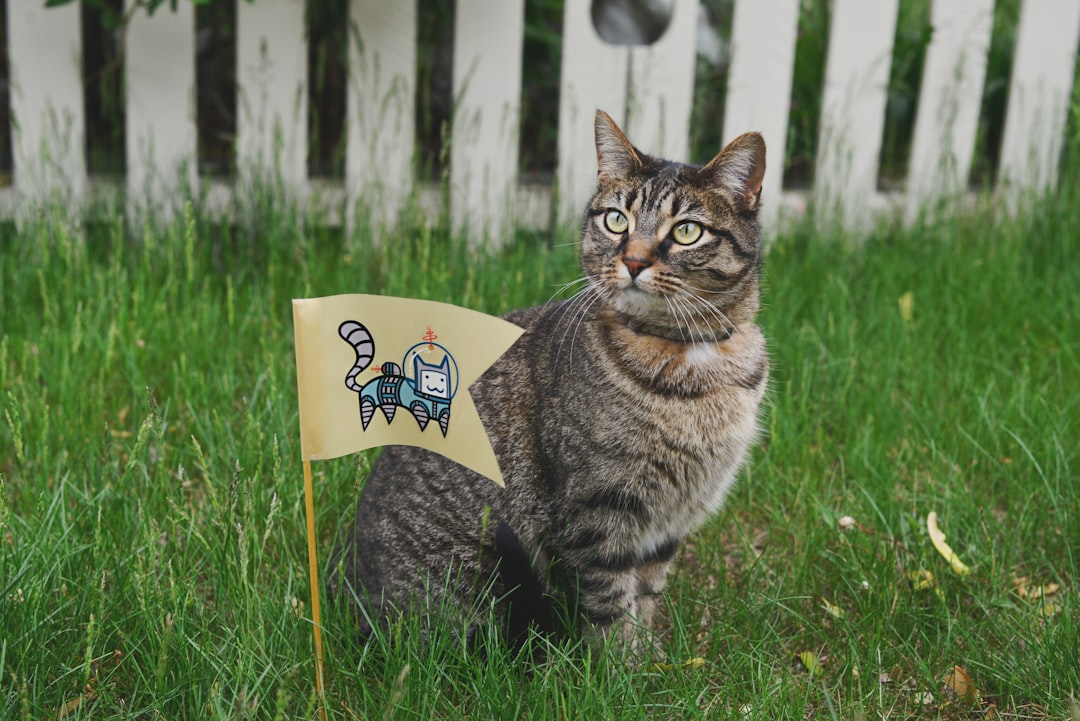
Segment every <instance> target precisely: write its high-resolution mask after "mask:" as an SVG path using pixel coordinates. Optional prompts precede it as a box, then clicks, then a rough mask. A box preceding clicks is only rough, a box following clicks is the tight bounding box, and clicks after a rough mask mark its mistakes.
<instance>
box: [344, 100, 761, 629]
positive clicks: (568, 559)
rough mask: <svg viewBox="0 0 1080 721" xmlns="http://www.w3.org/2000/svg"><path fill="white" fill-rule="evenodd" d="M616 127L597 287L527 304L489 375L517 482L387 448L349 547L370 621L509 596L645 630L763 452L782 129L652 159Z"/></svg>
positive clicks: (611, 129) (521, 621)
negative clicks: (763, 221) (774, 181)
mask: <svg viewBox="0 0 1080 721" xmlns="http://www.w3.org/2000/svg"><path fill="white" fill-rule="evenodd" d="M596 130H597V153H598V167H599V172H598V190H597V193H596V195H595V196H594V198H593V199H592V201H591V202H590V203H589V205H588V207H587V209H586V214H585V221H584V226H583V232H582V243H581V263H582V269H583V271H584V279H583V285H584V290H582V291H581V292H580V293H578V294H577V295H576V296H574V297H573V298H571V299H569V300H566V301H562V302H558V303H551V304H548V305H545V306H542V307H536V308H530V309H526V310H521V311H517V312H515V313H512V314H510V315H509V316H508V318H509V319H510V320H511V321H513V322H515V323H517V324H519V325H520V326H522V327H523V328H525V330H526V332H525V334H524V335H523V336H522V337H521V339H520V340H519V341H518V342H517V344H515V345H514V347H513V348H512V349H511V350H510V351H509V352H508V353H507V354H506V355H505V356H503V358H501V359H500V360H499V362H498V363H496V364H495V365H494V366H493V367H492V368H491V369H490V370H489V371H488V372H487V373H486V374H485V375H484V376H483V377H482V378H481V380H480V381H479V382H478V383H477V384H476V385H475V386H474V387H473V389H472V395H473V398H474V399H475V401H476V405H477V408H478V409H479V411H480V414H481V416H482V418H483V420H484V424H485V426H486V427H487V429H488V431H489V433H490V434H491V437H492V442H493V444H494V447H495V451H496V453H497V454H498V457H499V460H500V466H501V468H502V471H503V475H504V477H505V479H506V488H505V490H500V489H498V488H496V487H495V486H494V485H493V484H492V483H491V482H490V481H487V480H485V479H483V478H480V477H479V476H477V475H475V474H473V473H472V472H470V471H467V470H465V469H463V468H461V467H460V466H457V465H455V464H454V463H452V462H451V461H448V460H446V459H444V458H442V457H439V456H435V455H432V454H429V453H427V452H425V451H422V450H418V449H414V448H405V447H394V448H389V449H387V450H386V451H385V452H384V453H383V455H382V456H381V458H380V459H379V461H378V462H377V464H376V467H375V469H374V470H373V472H372V475H371V477H370V479H369V480H368V483H367V486H366V488H365V490H364V493H363V496H362V498H361V500H360V503H359V506H358V508H357V513H356V517H355V521H354V522H353V524H352V528H351V530H350V531H349V532H348V534H347V537H346V540H345V542H344V543H343V544H342V545H341V547H340V548H338V549H337V552H336V554H335V561H334V562H335V564H337V567H338V568H340V570H341V571H342V573H341V575H340V576H338V579H339V580H338V581H336V582H334V583H332V586H333V587H334V588H336V589H340V588H342V587H343V586H344V587H349V588H352V589H354V590H357V598H358V599H359V600H361V603H362V604H363V605H364V607H365V613H366V617H369V618H371V619H380V618H385V617H386V616H387V615H388V614H390V613H392V612H393V609H398V610H404V609H406V608H408V609H410V610H414V611H415V610H418V609H424V608H426V609H428V610H434V608H435V607H434V604H435V603H436V601H438V602H440V603H443V602H445V601H446V600H447V599H449V600H450V601H451V604H452V608H453V613H455V614H457V615H458V616H459V617H460V618H464V619H465V620H466V622H467V623H469V624H471V623H475V622H476V621H478V620H479V619H481V618H483V617H485V616H484V614H483V613H482V611H483V609H484V608H485V607H486V606H487V605H488V604H490V603H494V604H495V608H496V611H497V617H499V618H501V619H503V621H504V622H505V624H506V628H507V629H508V630H509V631H511V632H512V633H514V634H518V635H520V634H521V633H523V632H524V629H526V628H527V627H528V625H529V623H530V622H532V623H534V624H536V625H537V627H540V628H548V627H550V626H551V623H552V619H553V618H555V617H556V616H557V615H558V614H555V613H553V610H552V609H553V608H554V607H555V606H559V605H561V606H564V607H569V608H570V609H571V610H573V611H575V612H576V613H577V617H578V618H580V619H581V621H580V622H581V624H582V625H583V626H584V627H585V628H587V629H593V630H595V631H596V632H597V633H598V634H601V635H603V634H607V633H615V634H616V635H617V636H619V637H620V638H624V639H627V640H629V641H631V642H632V643H634V644H636V643H638V642H640V639H641V638H642V636H641V634H639V633H637V631H638V630H640V629H647V628H648V627H649V626H650V624H651V623H652V616H653V610H654V607H655V606H656V599H657V597H658V594H659V593H660V592H661V591H662V590H663V588H664V583H665V580H666V577H667V573H668V569H669V567H670V565H671V562H672V559H673V558H674V557H675V554H676V552H677V549H678V548H679V545H680V543H681V542H682V540H683V539H684V538H685V537H686V535H687V534H689V533H690V532H692V531H693V530H694V529H695V528H697V527H698V526H700V525H701V524H702V523H703V522H704V521H705V520H706V519H707V518H708V517H709V516H710V515H711V514H713V513H715V512H716V511H717V510H718V509H719V508H720V507H721V505H722V503H723V501H724V498H725V496H726V495H727V493H728V491H729V490H730V488H731V486H732V483H733V482H734V480H735V476H736V474H737V472H738V470H739V468H740V467H741V466H742V464H743V463H744V461H745V460H746V457H747V454H748V452H749V449H750V447H751V445H752V444H753V442H754V440H755V438H756V436H757V434H758V408H759V405H760V402H761V399H762V396H763V395H764V392H765V388H766V385H767V382H768V374H769V360H768V355H767V351H766V344H765V339H764V337H763V336H762V334H761V331H760V330H759V329H758V327H757V326H756V325H754V323H753V320H754V317H755V315H756V313H757V311H758V307H759V303H760V301H759V272H760V257H761V256H760V252H761V250H760V241H759V228H758V223H757V209H758V206H759V198H760V188H761V179H762V174H763V173H764V167H765V147H764V143H763V142H762V140H761V137H760V136H758V135H757V134H747V135H744V136H741V137H740V138H738V139H736V140H735V141H734V142H732V143H731V144H730V145H729V146H728V147H727V148H725V149H724V150H723V151H721V153H720V154H719V155H718V156H717V157H716V158H715V159H714V160H713V161H712V162H711V163H709V164H707V165H705V166H703V167H697V166H691V165H684V164H680V163H673V162H668V161H663V160H659V159H656V158H652V157H650V156H648V155H646V154H644V153H642V152H641V151H639V150H637V149H636V148H634V147H633V146H632V145H631V144H630V142H629V141H628V140H627V139H626V137H625V136H624V135H623V133H622V132H621V131H620V130H619V128H618V127H617V126H616V125H615V123H614V122H612V120H611V119H610V118H609V117H608V116H607V115H605V114H603V113H601V112H598V113H597V119H596ZM612 211H617V215H615V216H609V213H611V212H612ZM620 218H621V219H624V220H625V221H626V223H625V228H623V229H622V231H621V232H613V231H612V230H611V228H610V227H609V226H612V225H614V226H615V227H616V228H621V227H622V226H621V223H622V220H621V219H620ZM605 219H608V220H605ZM685 222H692V223H696V224H697V226H693V227H691V226H686V227H684V228H683V230H685V231H687V232H685V233H684V234H683V236H682V237H683V239H684V240H685V239H686V238H687V237H696V238H697V239H696V240H695V241H694V242H692V243H689V244H683V243H680V242H678V241H677V240H676V235H677V232H676V227H677V226H678V225H679V224H680V223H685ZM687 228H689V230H687ZM696 228H700V230H701V232H700V235H699V236H696ZM342 581H344V584H342V583H341V582H342ZM435 587H437V588H438V590H439V592H438V593H434V592H433V591H432V589H433V588H435ZM440 608H442V610H443V611H445V610H446V609H445V606H440Z"/></svg>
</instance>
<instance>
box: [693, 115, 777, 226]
mask: <svg viewBox="0 0 1080 721" xmlns="http://www.w3.org/2000/svg"><path fill="white" fill-rule="evenodd" d="M701 170H702V172H703V173H705V174H706V175H708V176H711V177H712V179H713V182H715V183H716V185H718V186H720V187H722V188H724V189H725V190H727V191H729V192H731V193H734V194H735V195H736V196H737V197H738V198H739V199H740V200H741V201H742V203H744V204H745V205H744V206H743V208H744V209H745V210H757V207H758V203H759V202H761V181H762V179H763V178H764V177H765V139H764V138H762V137H761V133H743V134H742V135H740V136H739V137H737V138H735V139H734V140H732V141H731V142H730V143H728V144H727V147H725V148H724V149H723V150H721V151H720V153H719V154H718V155H717V156H716V157H715V158H713V159H712V160H710V161H709V163H708V165H706V166H705V167H704V168H702V169H701Z"/></svg>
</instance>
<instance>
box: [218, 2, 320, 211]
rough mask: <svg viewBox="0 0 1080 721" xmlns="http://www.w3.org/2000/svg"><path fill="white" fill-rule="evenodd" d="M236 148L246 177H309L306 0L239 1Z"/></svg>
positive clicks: (298, 184)
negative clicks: (305, 32) (305, 35)
mask: <svg viewBox="0 0 1080 721" xmlns="http://www.w3.org/2000/svg"><path fill="white" fill-rule="evenodd" d="M236 26H237V35H236V84H237V88H236V90H237V94H236V95H237V97H236V100H237V113H236V154H237V158H236V161H237V169H238V171H239V172H240V177H241V178H242V179H244V180H246V181H249V182H250V181H255V182H262V183H265V182H274V183H283V184H284V185H285V187H287V188H288V189H289V190H290V192H298V193H302V192H303V190H304V188H305V187H306V182H307V139H308V132H307V126H308V112H307V110H308V96H307V41H306V39H305V37H304V3H303V0H274V2H256V3H249V2H240V3H237V6H236Z"/></svg>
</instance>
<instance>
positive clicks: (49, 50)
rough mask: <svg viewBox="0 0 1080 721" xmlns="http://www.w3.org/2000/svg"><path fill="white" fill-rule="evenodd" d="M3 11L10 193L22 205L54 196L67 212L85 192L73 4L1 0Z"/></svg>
mask: <svg viewBox="0 0 1080 721" xmlns="http://www.w3.org/2000/svg"><path fill="white" fill-rule="evenodd" d="M7 10H8V12H7V24H8V53H9V58H10V68H11V115H12V138H11V141H12V142H11V145H12V156H13V157H12V164H13V166H14V173H13V176H14V178H13V180H14V186H15V191H16V193H17V195H18V196H19V197H21V198H23V199H24V201H30V203H29V204H30V205H34V204H38V203H43V202H46V201H48V200H49V199H50V198H53V197H54V196H59V197H60V200H61V201H63V205H64V207H67V208H70V209H71V210H72V211H73V212H74V211H76V210H77V209H78V206H79V204H80V203H81V201H82V199H83V197H84V195H85V193H86V155H85V148H86V121H85V112H84V107H85V106H84V103H83V86H82V38H81V35H80V29H79V28H80V12H81V8H80V6H79V4H78V3H72V4H70V5H67V6H61V7H55V8H45V7H43V6H42V3H41V0H8V6H7ZM26 205H27V204H26V203H25V202H22V203H20V206H23V207H24V208H25V207H26Z"/></svg>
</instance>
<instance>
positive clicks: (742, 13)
mask: <svg viewBox="0 0 1080 721" xmlns="http://www.w3.org/2000/svg"><path fill="white" fill-rule="evenodd" d="M798 27H799V0H739V1H738V2H736V3H735V17H734V19H733V21H732V29H731V37H732V45H731V66H730V68H729V69H728V91H727V98H725V102H724V137H725V138H726V139H727V140H731V139H733V138H734V137H735V136H737V135H739V134H741V133H744V132H747V131H749V130H757V131H758V132H760V133H761V134H762V135H763V136H764V137H765V146H766V147H767V148H768V156H767V165H768V169H767V170H766V171H765V181H764V183H763V186H762V197H763V198H764V203H763V206H762V211H761V212H762V224H763V225H764V226H765V227H766V228H773V227H775V223H776V221H777V219H778V218H779V214H780V207H781V206H780V194H781V192H782V190H783V187H784V158H785V157H786V153H787V128H788V110H789V108H790V105H791V82H792V77H793V74H794V66H795V37H796V32H797V31H798ZM717 150H719V148H717Z"/></svg>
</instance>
